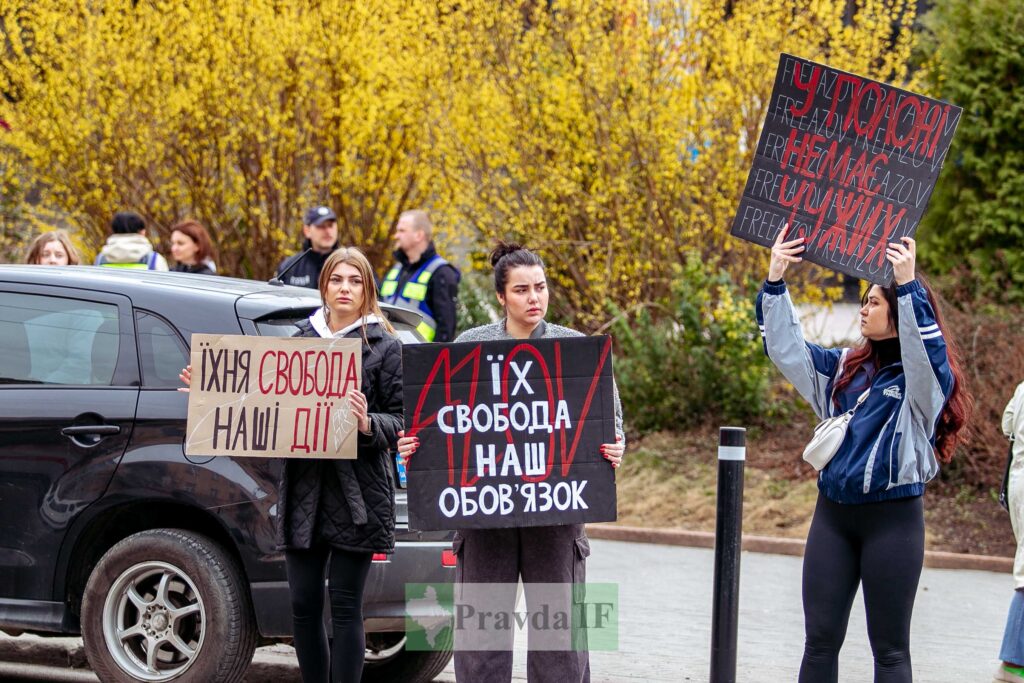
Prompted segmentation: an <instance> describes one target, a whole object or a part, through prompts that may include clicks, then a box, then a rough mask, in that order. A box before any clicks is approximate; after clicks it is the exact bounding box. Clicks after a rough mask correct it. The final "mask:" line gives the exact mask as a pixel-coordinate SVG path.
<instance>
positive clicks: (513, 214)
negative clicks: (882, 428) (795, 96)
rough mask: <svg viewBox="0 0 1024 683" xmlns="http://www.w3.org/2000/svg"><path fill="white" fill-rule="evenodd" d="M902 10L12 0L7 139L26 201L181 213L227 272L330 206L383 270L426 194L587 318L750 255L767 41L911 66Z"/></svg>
mask: <svg viewBox="0 0 1024 683" xmlns="http://www.w3.org/2000/svg"><path fill="white" fill-rule="evenodd" d="M912 8H913V3H910V2H909V1H908V0H857V1H856V2H850V1H849V0H734V1H733V2H729V3H726V2H722V1H721V0H714V1H711V0H689V1H688V2H681V1H680V0H564V1H562V0H559V1H558V2H554V3H550V2H540V1H533V0H526V1H523V2H519V1H515V2H512V1H496V0H403V1H402V2H399V1H397V0H360V2H351V1H349V0H316V1H314V2H310V0H194V1H190V2H187V3H184V2H178V1H174V0H138V1H137V2H131V1H129V0H120V1H115V0H107V1H103V0H100V1H96V0H31V1H30V0H9V1H8V2H5V3H3V5H2V6H0V31H2V34H3V35H2V37H3V39H4V44H5V47H4V48H3V50H4V52H3V59H2V61H0V92H2V93H3V94H4V95H5V96H6V101H5V102H0V117H2V118H4V119H5V120H6V121H8V122H9V123H10V125H11V131H9V132H6V131H0V146H2V151H3V154H4V157H5V159H15V160H16V162H14V167H15V168H16V169H17V173H16V175H17V176H18V178H17V180H18V182H17V183H14V184H13V185H10V184H9V186H10V187H17V188H18V191H17V193H16V194H17V195H18V196H19V197H21V198H22V199H19V200H18V201H19V202H21V203H22V204H23V205H24V207H23V210H22V214H24V215H36V216H37V217H38V216H39V215H43V214H45V215H46V216H47V217H50V216H52V217H54V218H55V220H57V221H58V222H60V223H61V224H63V225H66V226H67V227H70V228H72V229H73V230H77V231H78V232H79V234H80V236H81V238H82V240H83V243H84V245H85V246H86V247H87V251H88V249H92V250H95V249H96V248H98V247H99V245H100V244H101V243H102V241H103V239H104V237H105V235H106V231H107V226H108V223H109V219H110V216H111V214H112V213H113V212H114V211H116V210H119V209H134V210H137V211H139V212H140V213H142V214H143V215H144V216H145V217H146V218H147V220H148V221H149V223H150V225H151V226H153V230H154V232H155V233H156V238H157V239H158V240H163V239H166V237H167V234H168V231H169V228H170V226H171V225H173V223H174V222H176V221H177V220H180V219H182V218H184V217H186V216H192V217H195V218H197V219H198V220H200V221H202V222H203V223H205V224H206V225H208V226H209V227H210V228H211V232H212V233H213V236H214V239H215V241H216V242H217V245H218V247H219V250H220V265H221V269H222V271H223V272H226V273H230V274H236V275H246V276H251V277H261V278H262V277H267V276H268V275H270V273H271V272H272V270H273V267H274V266H275V265H276V263H277V261H278V259H279V258H280V257H281V255H282V254H283V253H284V252H287V251H290V250H293V249H294V248H296V247H297V246H298V237H297V235H298V227H299V224H300V217H301V212H302V210H303V209H304V208H305V207H307V206H309V205H312V204H314V203H327V204H330V205H331V206H332V207H333V208H334V209H335V211H336V212H337V213H338V216H339V224H340V228H341V240H342V241H343V242H345V243H354V244H357V245H359V246H362V247H364V248H365V249H366V250H367V251H368V253H369V255H370V256H371V259H373V261H374V263H375V264H376V265H377V267H378V268H381V267H383V266H384V265H385V262H386V261H387V260H388V257H387V252H388V251H389V246H388V245H389V240H388V233H389V231H390V229H391V226H392V225H393V224H394V222H395V219H396V217H397V215H398V213H399V212H400V211H401V210H404V209H408V208H413V207H416V206H426V207H428V208H430V209H432V210H433V212H434V215H435V217H436V219H437V224H438V228H439V238H440V242H441V244H440V246H441V248H442V251H446V252H447V253H448V254H449V255H451V254H452V253H454V251H455V250H454V244H453V243H454V242H456V241H458V242H460V243H461V244H462V245H463V247H464V248H465V249H468V250H469V251H471V252H472V251H477V252H479V251H482V250H483V249H485V248H486V246H488V245H490V244H491V243H493V241H494V240H495V239H497V238H505V239H518V240H521V241H523V242H526V243H527V244H529V245H530V246H533V247H535V248H537V249H538V250H539V251H540V252H541V253H542V255H543V256H544V258H545V259H546V262H547V264H548V266H549V276H550V278H551V279H552V281H553V283H554V284H555V286H556V290H555V295H554V296H553V297H552V305H553V308H554V311H553V313H554V315H555V317H557V318H559V319H561V320H564V321H568V322H570V323H572V324H575V325H578V326H580V327H583V328H586V329H591V330H593V329H596V328H598V327H599V326H600V325H601V324H602V323H603V322H605V321H606V320H607V318H608V315H609V314H608V304H609V303H613V304H615V305H617V306H618V307H619V308H620V309H622V310H629V309H631V307H633V306H635V305H636V304H637V303H639V302H654V301H661V300H665V299H666V298H667V297H669V295H670V290H671V279H672V277H671V275H672V272H673V267H672V266H673V264H677V263H680V262H682V261H683V260H684V259H685V257H686V256H687V255H689V254H696V255H697V256H698V257H699V258H701V259H703V260H707V261H714V262H715V263H717V264H721V265H722V266H723V267H725V268H727V269H728V270H729V271H731V272H732V273H733V274H735V275H737V276H738V277H745V276H746V275H747V274H749V273H751V272H757V273H759V272H761V271H762V270H763V269H764V266H765V262H766V251H765V250H764V249H763V248H760V247H755V246H753V245H749V244H747V243H744V242H741V241H739V240H736V239H734V238H731V237H729V236H728V231H729V227H730V224H731V221H732V217H733V212H734V211H735V208H736V205H737V203H738V197H739V193H740V191H741V189H742V186H743V183H744V181H745V179H746V174H747V169H748V167H749V165H750V161H751V154H752V149H753V147H754V144H755V141H756V139H757V134H758V130H759V126H760V125H761V121H762V119H763V115H764V109H765V106H766V104H767V100H768V94H769V92H770V89H771V86H772V81H773V75H774V71H775V66H776V63H777V60H778V55H779V53H780V52H782V51H788V52H792V53H795V54H798V55H800V56H803V57H807V58H810V59H815V60H819V61H824V62H828V63H830V64H832V65H834V66H836V67H840V68H843V69H847V70H851V71H855V72H857V73H861V74H865V75H868V76H873V77H878V78H882V79H885V80H890V81H897V82H899V81H902V80H903V79H904V78H905V67H904V64H905V62H906V57H907V54H908V51H909V49H910V47H911V41H912V36H911V34H910V33H909V32H908V29H907V27H908V26H910V24H911V23H912V21H913V12H912ZM7 173H8V175H9V174H10V171H9V169H8V171H7ZM27 197H32V201H29V200H28V199H26V198H27ZM40 212H42V213H40ZM460 265H463V266H465V267H467V268H468V267H469V265H468V261H463V262H462V263H461V264H460ZM807 270H808V272H811V273H814V272H816V271H814V270H812V269H807ZM819 275H820V272H819ZM815 277H816V276H812V277H811V280H814V279H815Z"/></svg>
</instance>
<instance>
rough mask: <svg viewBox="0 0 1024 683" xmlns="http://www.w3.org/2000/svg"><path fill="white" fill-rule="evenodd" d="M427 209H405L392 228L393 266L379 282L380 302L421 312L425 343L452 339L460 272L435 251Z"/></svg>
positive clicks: (420, 327) (421, 327) (422, 332)
mask: <svg viewBox="0 0 1024 683" xmlns="http://www.w3.org/2000/svg"><path fill="white" fill-rule="evenodd" d="M432 232H433V225H432V224H431V222H430V218H429V217H428V216H427V212H426V211H421V210H418V209H417V210H415V211H405V212H403V213H402V215H401V216H399V217H398V225H397V226H396V228H395V244H396V246H397V247H398V248H397V249H395V254H394V256H395V265H393V266H392V267H391V270H389V271H388V272H387V274H386V275H385V276H384V280H383V281H382V282H381V285H380V298H381V301H384V302H387V303H390V304H395V305H397V306H401V307H403V308H408V309H411V310H413V311H419V312H420V313H422V314H423V322H422V323H421V324H420V325H419V331H420V333H421V334H422V335H423V338H424V339H426V340H427V341H428V342H449V341H451V340H452V339H454V338H455V301H456V298H457V297H458V293H459V280H460V279H461V275H460V274H459V271H458V269H457V268H456V267H455V266H453V265H452V264H450V263H448V261H446V260H444V259H443V258H441V257H440V256H438V254H437V250H436V249H435V248H434V242H433V240H432V239H431V234H432Z"/></svg>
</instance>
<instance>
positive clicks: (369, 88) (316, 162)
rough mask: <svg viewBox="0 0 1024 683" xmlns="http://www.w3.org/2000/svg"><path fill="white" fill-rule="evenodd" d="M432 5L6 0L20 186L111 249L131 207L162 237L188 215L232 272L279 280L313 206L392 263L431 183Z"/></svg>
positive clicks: (9, 90)
mask: <svg viewBox="0 0 1024 683" xmlns="http://www.w3.org/2000/svg"><path fill="white" fill-rule="evenodd" d="M428 9H429V5H428V4H427V3H424V2H418V3H404V2H402V3H398V2H388V1H386V0H360V2H348V1H347V0H333V1H332V0H325V1H324V2H315V3H310V2H308V1H307V0H196V1H195V2H191V1H190V2H187V3H184V2H176V1H163V0H140V1H139V2H128V1H121V2H115V1H109V2H102V1H101V2H94V1H92V0H78V1H75V0H72V1H71V2H69V1H68V0H31V2H29V1H28V0H25V1H23V2H5V3H3V5H2V9H0V26H2V27H3V37H4V38H5V39H6V43H7V47H6V53H5V55H4V58H3V60H2V66H0V91H2V92H3V93H4V94H5V95H7V97H8V99H9V100H10V101H11V102H12V104H10V105H9V106H5V107H3V108H2V109H0V116H3V117H4V118H5V119H6V120H7V121H8V122H9V124H10V126H11V131H10V132H9V133H7V134H5V135H3V136H2V137H3V141H2V143H0V144H3V145H4V146H5V148H7V149H11V150H13V151H12V154H17V155H18V157H19V159H20V164H19V165H20V167H21V168H22V169H23V181H24V183H25V184H26V185H31V186H32V187H33V188H34V189H35V190H36V191H38V192H39V195H40V203H41V204H42V205H45V206H50V207H59V209H60V210H61V211H62V212H63V216H62V218H63V220H64V221H65V222H66V223H67V224H68V225H69V226H70V227H72V228H73V229H77V230H79V231H81V232H82V233H83V234H84V236H85V239H86V242H87V243H88V244H89V245H90V246H91V247H92V248H93V249H96V248H98V247H99V246H100V245H101V244H102V242H103V239H104V238H105V236H106V233H107V230H108V226H109V222H110V217H111V215H112V213H113V212H115V211H117V210H119V209H134V210H136V211H139V212H140V213H142V214H143V215H144V217H145V218H146V219H147V221H148V223H149V225H150V226H151V232H155V237H156V238H157V239H158V240H166V238H167V237H168V234H169V229H170V227H171V226H172V225H173V224H174V223H175V222H177V221H178V220H181V219H182V218H185V217H187V216H191V217H195V218H196V219H198V220H200V221H201V222H203V223H204V224H206V225H207V226H208V227H210V228H211V232H212V234H213V237H214V240H215V242H216V243H217V245H218V247H219V251H220V259H219V260H220V264H221V266H222V268H221V270H222V271H223V272H227V273H231V274H237V275H247V276H252V277H261V278H263V277H267V276H269V275H270V274H271V273H272V271H273V269H274V267H275V266H276V264H277V261H278V259H279V258H280V257H281V255H282V253H283V252H286V251H290V250H293V249H295V248H296V247H297V246H298V241H299V239H300V238H299V237H298V235H299V232H300V231H299V226H300V225H301V216H302V212H303V210H304V209H305V208H307V207H308V206H310V205H313V204H316V203H325V204H330V205H331V206H332V207H333V208H334V210H335V211H336V212H337V213H338V218H339V227H340V235H341V240H342V241H343V242H346V243H355V244H358V245H360V246H362V247H364V248H366V250H367V251H368V252H369V254H370V255H371V257H374V258H375V259H376V260H378V261H380V260H381V258H382V256H383V254H384V252H385V251H387V250H388V243H389V242H388V232H389V230H390V228H391V225H392V224H393V223H394V221H395V219H396V218H397V215H398V213H399V212H400V211H401V210H402V209H404V208H408V206H409V205H411V204H416V203H424V202H426V201H428V195H429V192H430V189H431V187H432V186H433V184H434V182H435V180H434V178H433V176H432V175H431V173H432V170H431V167H430V166H428V165H426V164H422V163H421V162H420V158H421V156H422V155H423V153H424V151H425V150H428V149H429V146H430V139H429V138H430V133H431V130H432V126H431V123H430V121H431V115H430V110H431V101H430V98H429V89H428V88H427V83H429V82H431V81H432V80H433V79H434V77H435V75H434V72H435V70H436V69H438V68H439V64H438V63H437V61H436V60H435V59H434V58H433V57H432V54H431V51H432V50H433V48H432V46H431V45H430V44H429V43H427V42H425V41H422V40H419V39H418V38H417V30H418V27H419V26H420V25H421V24H422V23H423V21H424V13H425V12H427V11H428Z"/></svg>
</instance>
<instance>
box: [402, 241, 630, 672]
mask: <svg viewBox="0 0 1024 683" xmlns="http://www.w3.org/2000/svg"><path fill="white" fill-rule="evenodd" d="M491 264H492V265H493V266H494V289H495V292H496V293H497V297H498V302H499V303H500V304H501V306H502V308H503V309H504V311H505V317H504V318H503V319H502V320H500V321H498V322H496V323H491V324H489V325H481V326H480V327H475V328H473V329H470V330H466V331H465V332H463V333H462V334H461V335H459V337H458V338H457V339H456V340H455V341H456V342H483V341H494V340H501V339H548V338H552V337H581V336H583V335H582V334H581V333H580V332H577V331H575V330H571V329H569V328H567V327H562V326H560V325H553V324H551V323H548V322H545V320H544V316H545V315H546V314H547V310H548V296H549V294H548V286H547V278H546V277H545V274H544V263H543V262H542V261H541V259H540V257H539V256H537V255H536V254H535V253H533V252H532V251H530V250H529V249H526V248H525V247H522V246H520V245H518V244H505V243H500V244H499V245H498V247H497V248H495V250H494V251H493V252H492V253H491ZM615 433H616V438H615V443H608V444H603V445H602V446H601V453H602V455H603V457H604V458H605V459H606V460H608V461H609V463H610V464H611V466H612V467H615V468H617V467H618V466H619V464H620V463H621V462H622V454H623V451H624V449H625V436H624V433H623V429H622V407H621V405H620V403H619V398H618V393H616V395H615ZM400 436H401V435H400ZM418 446H419V441H418V439H416V438H415V437H405V436H402V438H400V439H399V440H398V450H399V453H401V455H402V456H403V457H404V458H406V459H408V458H409V456H411V455H412V454H413V453H414V452H415V451H416V448H417V447H418ZM453 547H454V550H455V554H456V557H457V558H458V564H457V567H456V579H455V580H456V584H457V585H459V586H465V585H466V584H480V583H487V584H503V585H504V586H512V587H513V588H512V590H511V591H510V595H509V596H508V600H506V601H505V602H507V603H508V604H502V605H500V611H503V612H505V613H512V612H513V611H514V609H515V606H514V603H515V591H514V586H515V584H516V582H517V581H518V580H519V578H520V577H522V580H523V584H524V587H525V588H526V598H527V602H528V603H530V607H531V611H533V609H534V608H535V606H534V605H533V604H532V602H531V594H533V595H540V593H539V592H534V591H531V589H530V585H531V584H562V585H569V586H572V585H573V584H580V583H583V582H584V580H585V572H586V558H587V556H588V555H590V542H589V541H588V540H587V535H586V532H585V531H584V529H583V525H582V524H569V525H564V526H539V527H521V528H506V529H471V530H462V531H459V532H457V533H456V534H455V540H454V542H453ZM460 594H463V593H462V591H461V590H460ZM463 597H464V598H465V594H463ZM532 621H533V620H531V625H530V628H531V631H532V629H533V627H534V625H533V623H532ZM508 646H509V647H508V649H506V650H489V651H466V650H464V649H460V648H459V644H458V643H456V647H455V677H456V679H457V680H459V681H464V682H465V683H475V682H477V681H487V683H502V682H503V681H510V680H511V679H512V650H511V640H509V641H508ZM527 677H528V680H529V681H530V682H531V683H540V682H542V681H551V682H552V683H585V682H587V681H589V680H590V658H589V654H588V652H587V651H586V648H585V647H583V648H579V649H578V650H574V649H572V648H567V649H566V650H533V649H530V650H529V652H528V655H527Z"/></svg>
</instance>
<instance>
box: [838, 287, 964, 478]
mask: <svg viewBox="0 0 1024 683" xmlns="http://www.w3.org/2000/svg"><path fill="white" fill-rule="evenodd" d="M917 280H918V282H920V283H921V285H922V286H923V287H924V291H925V294H926V295H927V296H928V303H930V304H931V306H932V311H933V312H934V313H935V322H936V324H938V326H939V330H940V331H941V332H942V338H943V340H945V342H946V356H947V358H948V361H949V371H950V373H951V374H952V375H953V391H952V392H951V393H950V395H949V399H948V400H947V401H946V405H945V406H943V408H942V413H941V414H940V415H939V423H938V425H937V426H936V428H935V453H936V455H937V457H938V459H939V461H940V462H943V463H948V462H950V461H951V460H952V459H953V453H954V452H955V451H956V445H957V443H959V441H960V439H961V433H962V430H963V429H964V427H965V426H966V425H967V421H968V419H969V418H970V416H971V412H972V411H973V410H974V397H973V396H972V395H971V392H970V390H969V389H968V388H967V385H966V384H965V383H964V373H963V371H962V370H961V369H960V366H961V362H960V348H959V346H958V345H957V343H956V341H955V340H954V339H953V338H951V337H950V336H949V335H948V334H946V324H945V322H944V321H943V317H942V310H941V309H940V308H939V304H938V301H937V300H936V299H935V294H934V292H933V291H932V288H931V286H930V285H929V284H928V282H927V280H925V279H924V277H923V276H921V275H918V276H917ZM879 289H881V290H882V294H883V296H884V297H885V300H886V302H887V303H888V304H889V324H890V325H892V328H893V330H895V331H896V335H897V336H896V339H897V341H899V312H898V310H899V309H898V308H897V306H898V305H899V300H898V298H897V296H896V283H895V282H893V283H892V284H890V285H889V286H888V287H879ZM870 291H871V290H870V289H868V291H867V292H865V293H864V297H863V298H862V300H861V305H864V303H865V302H866V301H867V296H868V294H869V293H870ZM878 363H879V361H878V349H877V348H876V346H875V343H874V342H873V341H872V340H870V339H865V340H864V342H863V343H862V344H861V345H860V346H856V347H854V348H852V349H851V350H850V351H849V353H847V355H846V362H845V363H844V364H843V373H842V374H841V375H840V376H839V377H837V378H836V382H835V385H834V387H833V390H832V395H833V396H838V395H839V394H841V393H842V392H843V390H844V389H846V388H847V387H848V386H850V382H852V381H853V378H854V376H855V375H856V374H857V371H858V370H860V368H861V367H862V366H867V367H868V368H871V369H872V372H873V371H874V370H876V369H877V368H878Z"/></svg>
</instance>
